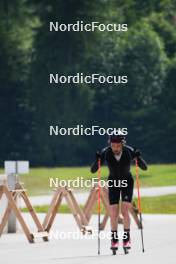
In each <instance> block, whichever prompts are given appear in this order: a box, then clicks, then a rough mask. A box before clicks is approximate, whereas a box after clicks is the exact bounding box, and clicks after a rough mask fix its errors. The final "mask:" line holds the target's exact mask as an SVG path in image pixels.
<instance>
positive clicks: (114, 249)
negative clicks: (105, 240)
mask: <svg viewBox="0 0 176 264" xmlns="http://www.w3.org/2000/svg"><path fill="white" fill-rule="evenodd" d="M118 247H119V243H118V242H116V241H111V250H112V255H116V252H117V250H118Z"/></svg>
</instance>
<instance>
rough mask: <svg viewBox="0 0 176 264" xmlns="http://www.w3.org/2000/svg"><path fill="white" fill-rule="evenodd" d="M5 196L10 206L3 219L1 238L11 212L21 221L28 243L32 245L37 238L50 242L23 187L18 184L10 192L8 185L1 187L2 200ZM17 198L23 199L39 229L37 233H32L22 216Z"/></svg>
mask: <svg viewBox="0 0 176 264" xmlns="http://www.w3.org/2000/svg"><path fill="white" fill-rule="evenodd" d="M3 194H5V195H6V197H7V201H8V206H7V208H6V210H5V213H4V215H3V217H2V221H1V223H0V236H1V235H2V232H3V229H4V228H5V226H6V224H7V222H8V217H9V215H10V213H11V211H13V212H14V214H15V216H16V218H17V220H18V221H19V223H20V224H21V226H22V229H23V231H24V233H25V235H26V237H27V239H28V241H29V242H30V243H34V239H35V238H38V237H40V238H43V240H44V241H48V233H47V232H45V231H44V228H43V226H42V225H41V223H40V221H39V219H38V217H37V215H36V213H35V211H34V208H33V207H32V205H31V203H30V201H29V198H28V197H27V194H26V191H25V190H24V189H23V188H22V186H21V185H20V184H19V183H17V184H16V188H15V190H12V191H9V189H8V187H7V186H6V185H0V199H1V197H2V195H3ZM17 197H21V198H22V199H23V200H24V202H25V204H26V207H27V208H28V210H29V213H30V215H31V216H32V218H33V220H34V223H35V225H36V227H37V229H38V232H37V233H35V234H34V233H31V232H30V230H29V228H28V226H27V224H26V223H25V220H24V218H23V216H22V214H21V211H20V210H19V208H18V207H17V205H16V202H15V201H16V199H17Z"/></svg>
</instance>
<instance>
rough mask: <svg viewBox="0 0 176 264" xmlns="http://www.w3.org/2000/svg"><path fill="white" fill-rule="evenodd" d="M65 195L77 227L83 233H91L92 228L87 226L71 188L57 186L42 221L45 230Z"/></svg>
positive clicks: (49, 225)
mask: <svg viewBox="0 0 176 264" xmlns="http://www.w3.org/2000/svg"><path fill="white" fill-rule="evenodd" d="M64 197H65V199H66V201H67V204H68V206H69V208H70V210H71V212H72V214H73V216H74V218H75V221H76V223H77V225H78V227H79V229H80V230H81V231H82V232H83V233H85V232H89V233H92V228H91V227H89V226H88V221H87V219H86V217H85V215H84V213H83V210H82V209H81V208H80V206H79V204H78V203H77V201H76V199H75V197H74V195H73V193H72V190H71V189H69V188H67V187H59V188H57V189H56V191H55V194H54V196H53V199H52V201H51V204H50V207H49V210H48V213H47V214H46V216H45V219H44V222H43V228H44V230H45V231H47V232H49V231H50V229H51V227H52V225H53V222H54V219H55V217H56V214H57V212H58V209H59V206H60V205H61V202H62V199H63V198H64Z"/></svg>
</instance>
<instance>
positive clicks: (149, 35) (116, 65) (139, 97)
mask: <svg viewBox="0 0 176 264" xmlns="http://www.w3.org/2000/svg"><path fill="white" fill-rule="evenodd" d="M51 21H52V22H53V23H56V22H58V23H59V24H66V25H68V24H74V23H77V21H83V22H84V23H92V22H99V23H100V24H101V23H104V24H121V25H123V24H124V25H126V24H127V25H128V30H126V31H119V32H118V31H109V32H108V31H98V30H97V29H96V30H95V31H93V32H86V31H80V32H74V31H71V30H70V31H62V32H61V31H57V32H56V31H54V30H52V31H50V22H51ZM77 73H83V74H84V75H92V74H100V75H103V76H114V75H115V76H117V75H118V76H127V77H128V82H127V83H126V84H123V83H118V84H116V83H107V82H106V83H103V84H101V83H99V82H94V83H85V82H84V83H73V82H70V83H64V84H63V83H57V84H55V83H52V84H50V83H49V75H50V74H53V75H56V74H59V75H65V76H75V75H76V74H77ZM175 80H176V0H160V1H158V0H143V1H140V0H126V1H122V0H96V1H92V0H84V1H82V0H67V1H64V0H35V1H34V0H13V1H10V0H1V1H0V91H1V93H0V94H1V96H0V120H1V125H0V151H1V155H0V162H1V166H3V162H4V160H29V161H30V164H31V166H48V167H51V166H83V165H89V164H90V163H91V161H92V159H93V158H94V155H95V152H96V150H99V149H101V148H103V147H104V146H106V145H107V137H106V136H92V137H86V136H79V137H75V136H57V137H52V136H50V134H49V126H50V125H53V126H57V125H59V126H61V127H66V128H68V127H75V126H76V125H77V124H81V125H84V126H87V127H90V126H92V125H98V126H101V127H104V128H108V127H117V128H128V136H127V138H126V139H127V143H128V144H129V145H132V146H136V147H138V148H139V149H140V150H141V151H142V154H143V157H144V158H145V159H146V160H147V162H149V163H174V162H176V143H175V142H176V107H175V105H176V103H175V102H176V85H175Z"/></svg>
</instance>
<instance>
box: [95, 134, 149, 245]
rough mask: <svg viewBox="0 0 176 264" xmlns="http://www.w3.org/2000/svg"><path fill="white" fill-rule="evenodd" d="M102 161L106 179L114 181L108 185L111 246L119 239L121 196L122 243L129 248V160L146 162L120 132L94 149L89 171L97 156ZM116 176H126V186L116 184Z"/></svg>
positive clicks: (145, 168)
mask: <svg viewBox="0 0 176 264" xmlns="http://www.w3.org/2000/svg"><path fill="white" fill-rule="evenodd" d="M99 159H100V160H101V164H104V163H105V162H106V164H107V166H108V168H109V177H108V180H110V181H111V183H112V182H113V183H114V184H111V187H108V196H109V204H110V221H111V249H112V250H117V249H118V246H119V239H118V216H119V200H120V197H121V201H122V203H121V213H122V216H123V219H124V220H123V225H124V236H123V247H124V248H127V249H130V248H131V240H130V217H129V208H130V207H131V202H132V197H133V186H134V180H133V176H132V174H131V172H130V167H131V162H132V161H133V160H135V159H137V161H138V165H139V167H140V168H141V169H142V170H147V165H146V162H145V161H144V160H143V159H142V158H141V153H140V151H139V150H138V149H136V148H132V147H130V146H127V145H125V137H124V136H120V135H112V136H110V138H109V146H108V147H106V148H104V149H103V150H102V151H101V152H97V153H96V159H95V162H94V163H93V164H92V166H91V172H92V173H95V172H96V171H97V170H98V160H99ZM117 180H118V181H119V180H120V181H122V180H123V181H124V180H126V183H127V184H126V187H118V185H117V184H116V182H117Z"/></svg>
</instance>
